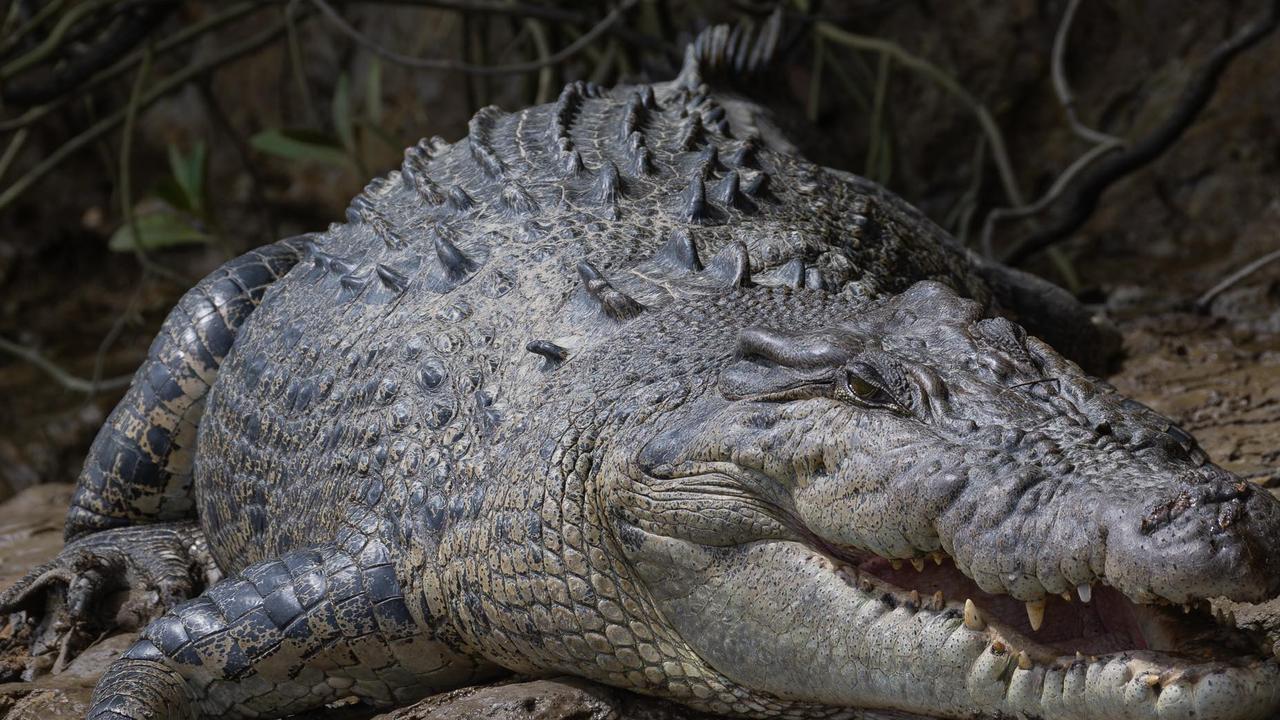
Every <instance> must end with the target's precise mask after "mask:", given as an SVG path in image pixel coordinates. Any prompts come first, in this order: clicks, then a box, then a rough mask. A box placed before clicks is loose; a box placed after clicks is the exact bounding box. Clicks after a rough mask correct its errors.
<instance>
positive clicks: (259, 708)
mask: <svg viewBox="0 0 1280 720" xmlns="http://www.w3.org/2000/svg"><path fill="white" fill-rule="evenodd" d="M499 672H500V670H499V669H498V668H496V667H495V666H493V665H491V664H489V663H487V662H485V661H482V660H478V659H475V658H473V657H470V656H468V655H466V654H463V653H460V652H457V651H455V650H453V649H451V648H450V647H449V646H447V645H445V644H444V643H442V642H439V641H438V640H436V639H433V636H432V632H431V628H427V627H423V623H421V622H420V621H418V620H417V619H415V618H414V617H413V615H412V614H411V613H410V611H409V605H408V603H406V601H405V597H404V594H403V591H402V590H401V584H400V581H399V580H398V579H397V577H396V571H395V566H394V564H393V563H392V562H391V560H390V558H389V556H388V554H387V553H386V552H385V550H384V549H383V548H382V547H381V546H379V545H377V544H376V543H371V544H369V545H366V546H364V548H363V549H361V550H360V551H359V552H358V554H353V553H352V552H348V551H346V550H343V549H339V548H337V547H335V546H331V545H330V546H322V547H316V548H311V549H306V550H300V551H296V552H292V553H289V554H287V555H284V556H283V557H281V558H279V559H275V560H268V561H265V562H261V563H258V564H256V565H251V566H249V567H248V568H246V569H245V570H244V571H243V572H242V573H240V574H239V575H237V576H235V577H232V578H229V579H227V580H224V581H222V582H220V583H218V584H217V585H214V586H213V587H212V588H210V589H209V591H208V592H206V593H204V594H203V595H201V596H199V597H197V598H194V599H193V600H190V601H187V602H184V603H181V604H179V605H178V606H176V607H174V608H173V610H171V611H170V612H168V613H166V614H165V615H164V616H163V617H161V618H159V619H158V620H156V621H155V622H153V623H151V625H149V626H148V627H147V628H146V630H144V631H143V633H142V638H141V639H140V640H138V642H137V643H136V644H134V646H133V647H132V648H130V649H129V650H128V652H126V653H125V655H124V656H123V657H122V658H121V659H119V660H117V661H116V662H115V663H113V664H112V665H111V667H110V668H108V670H107V672H106V674H104V675H103V677H102V679H101V681H100V682H99V683H98V687H97V689H96V690H95V691H94V696H93V703H92V707H91V709H90V712H89V718H90V719H91V720H123V719H125V718H136V719H138V720H141V719H142V718H196V717H227V718H232V717H282V716H285V715H291V714H294V713H300V712H306V711H308V710H314V709H317V708H320V707H323V706H324V705H326V704H329V703H333V702H335V701H338V700H341V699H343V698H346V697H351V696H355V697H358V698H360V699H361V700H364V701H365V702H368V703H370V704H373V705H376V706H382V707H386V706H391V705H395V704H402V703H405V702H408V701H411V700H415V699H417V698H420V697H423V696H426V695H428V694H431V693H433V692H439V691H441V690H446V689H450V688H453V687H458V686H461V685H465V684H469V683H473V682H476V681H478V680H482V679H485V678H489V677H493V676H495V675H497V674H498V673H499Z"/></svg>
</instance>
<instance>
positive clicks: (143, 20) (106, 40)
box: [0, 0, 178, 107]
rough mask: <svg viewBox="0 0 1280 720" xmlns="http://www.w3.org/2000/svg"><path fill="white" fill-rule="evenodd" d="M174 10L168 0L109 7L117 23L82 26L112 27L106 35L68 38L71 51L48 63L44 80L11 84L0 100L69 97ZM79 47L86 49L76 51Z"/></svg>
mask: <svg viewBox="0 0 1280 720" xmlns="http://www.w3.org/2000/svg"><path fill="white" fill-rule="evenodd" d="M177 7H178V4H177V3H175V2H172V1H171V0H135V2H133V3H130V2H123V3H120V4H119V5H117V6H116V7H114V8H110V10H112V11H113V12H114V13H115V14H116V15H118V16H121V19H120V20H119V22H114V20H113V19H112V18H106V19H103V20H98V19H96V18H95V19H94V21H93V22H92V23H85V25H87V26H89V27H90V28H92V27H93V25H95V24H98V23H103V24H107V25H111V26H113V30H112V31H111V32H110V33H109V34H106V35H105V36H103V37H101V38H100V39H95V40H94V41H93V42H92V43H88V42H83V43H82V42H79V41H77V39H76V38H74V37H70V38H67V39H66V42H65V45H66V46H67V47H68V48H72V49H73V50H64V51H63V52H62V53H61V54H62V56H63V57H60V58H57V59H55V61H54V62H51V63H49V64H50V65H52V66H53V67H52V70H51V71H50V73H48V75H47V76H46V77H44V78H43V79H40V80H39V81H28V82H25V83H21V84H19V83H16V82H12V81H11V82H10V83H8V84H7V86H6V87H4V88H3V90H0V97H2V98H3V100H4V102H5V103H7V104H10V105H20V106H24V107H29V106H32V105H38V104H40V103H45V102H49V101H50V100H54V99H56V98H59V97H63V96H65V95H68V94H71V93H72V91H74V90H76V89H78V88H79V87H80V86H82V85H84V83H85V82H86V81H88V80H89V79H90V78H92V77H93V75H94V74H95V73H97V72H98V70H99V69H100V68H102V67H104V66H106V65H109V64H111V63H114V62H115V61H116V60H119V59H120V58H122V57H124V56H125V55H128V54H129V52H130V51H131V50H133V49H134V48H135V47H137V46H138V44H140V43H142V42H143V41H145V40H146V39H147V37H148V36H149V35H151V33H152V31H153V30H154V29H155V28H156V27H158V26H159V25H160V24H161V23H162V22H163V21H164V20H165V18H167V17H168V16H169V14H170V13H172V12H173V11H174V10H176V9H177ZM81 45H85V46H86V47H85V48H84V49H79V46H81Z"/></svg>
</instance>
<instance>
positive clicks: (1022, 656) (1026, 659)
mask: <svg viewBox="0 0 1280 720" xmlns="http://www.w3.org/2000/svg"><path fill="white" fill-rule="evenodd" d="M1018 667H1020V668H1022V669H1023V670H1030V669H1031V656H1030V655H1028V654H1027V651H1026V650H1023V651H1022V652H1019V653H1018Z"/></svg>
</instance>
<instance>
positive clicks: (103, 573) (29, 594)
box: [0, 522, 219, 681]
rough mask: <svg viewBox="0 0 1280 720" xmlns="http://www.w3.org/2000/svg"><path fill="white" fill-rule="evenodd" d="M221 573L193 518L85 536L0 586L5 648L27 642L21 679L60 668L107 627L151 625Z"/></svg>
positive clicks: (0, 640) (0, 633)
mask: <svg viewBox="0 0 1280 720" xmlns="http://www.w3.org/2000/svg"><path fill="white" fill-rule="evenodd" d="M218 577H219V573H218V569H217V566H216V564H215V563H214V562H213V558H212V557H211V556H210V554H209V551H208V547H207V544H206V543H205V539H204V534H203V533H202V532H201V531H200V529H199V528H198V527H196V525H195V524H194V523H192V522H182V523H165V524H156V525H142V526H137V527H126V528H116V529H112V530H103V531H100V532H96V533H93V534H91V535H87V536H84V537H82V538H79V539H77V540H74V541H72V542H71V543H68V544H67V546H66V547H64V548H63V550H62V552H60V553H59V554H58V556H57V557H56V558H54V559H53V560H51V561H50V562H48V563H45V564H44V565H41V566H39V567H37V568H35V569H33V570H32V571H31V572H29V573H27V574H26V575H25V576H23V577H22V579H20V580H18V581H17V582H16V583H14V585H13V586H12V587H10V588H7V589H6V590H4V591H3V592H0V652H3V654H5V655H9V654H15V652H20V651H22V650H23V649H25V650H26V652H27V660H26V663H25V667H24V668H22V669H21V671H20V677H21V679H23V680H31V679H34V678H36V677H38V676H40V675H44V674H46V673H50V672H51V673H54V674H57V673H59V672H61V671H62V669H63V668H64V667H65V666H66V664H67V663H68V662H69V661H71V660H72V659H73V658H75V656H76V655H78V654H79V653H80V652H81V651H82V650H84V649H85V648H86V647H88V646H89V645H91V644H92V643H93V642H94V641H96V640H97V639H99V638H101V637H102V636H103V635H105V634H107V633H110V632H113V631H118V630H123V631H128V630H136V629H139V628H141V627H143V626H145V625H146V624H147V623H148V622H150V621H151V620H152V619H153V618H155V617H158V616H159V615H161V614H163V613H164V612H165V611H166V610H168V609H169V608H171V607H172V606H173V605H174V604H176V603H177V602H179V601H181V600H184V599H186V598H189V597H192V596H194V595H196V594H198V593H199V592H200V591H201V590H202V589H203V588H204V587H206V586H207V585H209V584H211V583H212V582H215V581H216V580H217V579H218ZM23 646H25V648H24V647H23ZM6 679H16V678H0V681H3V680H6Z"/></svg>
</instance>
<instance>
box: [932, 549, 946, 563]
mask: <svg viewBox="0 0 1280 720" xmlns="http://www.w3.org/2000/svg"><path fill="white" fill-rule="evenodd" d="M932 557H933V564H934V565H941V564H942V561H943V560H945V559H946V557H947V556H946V555H944V554H943V553H941V552H935V553H934V554H933V556H932Z"/></svg>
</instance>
